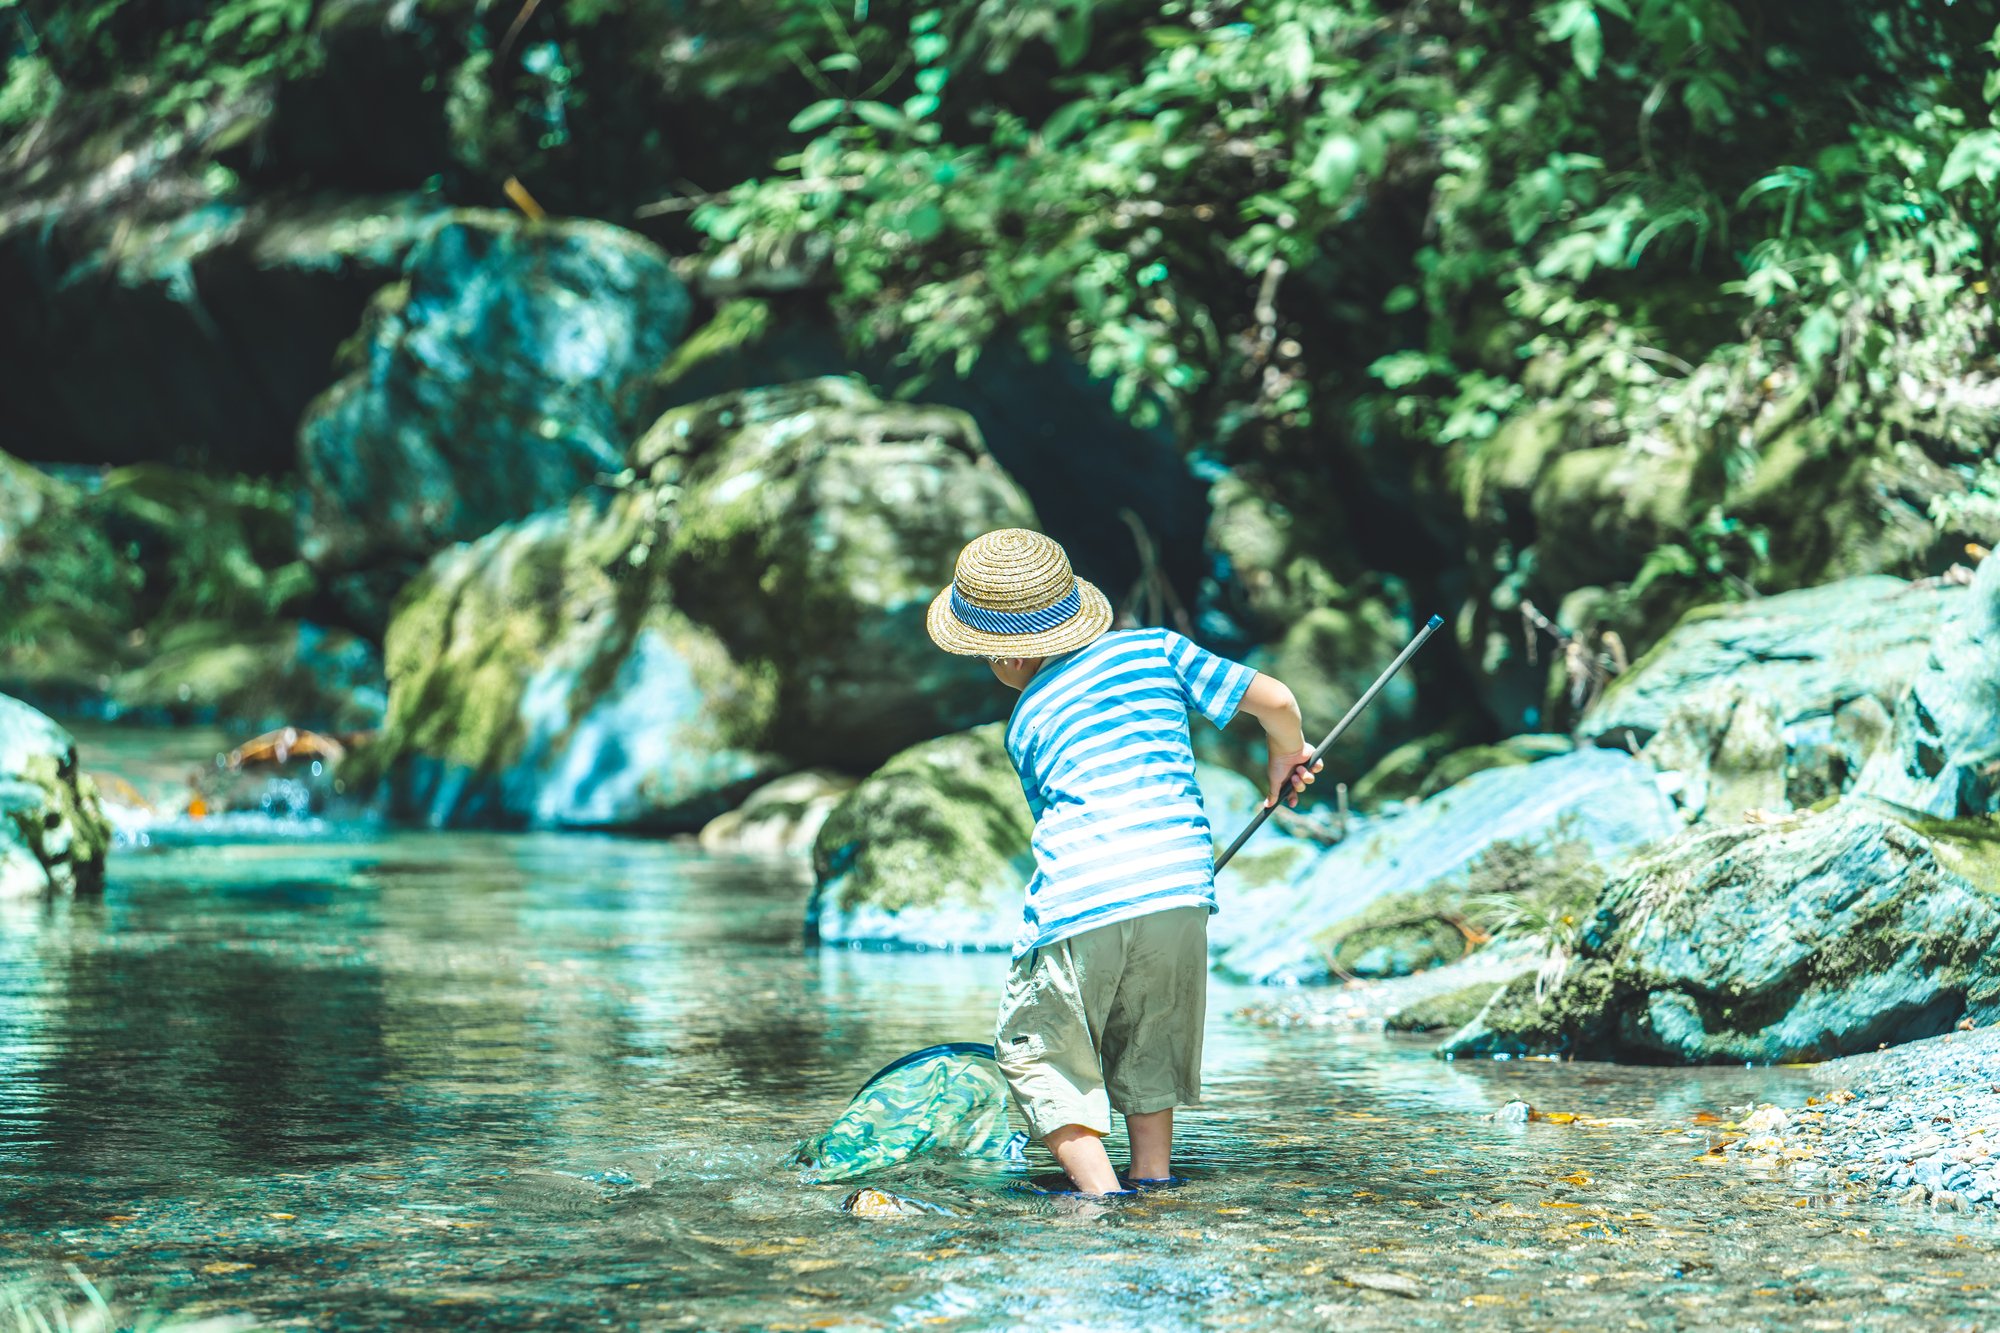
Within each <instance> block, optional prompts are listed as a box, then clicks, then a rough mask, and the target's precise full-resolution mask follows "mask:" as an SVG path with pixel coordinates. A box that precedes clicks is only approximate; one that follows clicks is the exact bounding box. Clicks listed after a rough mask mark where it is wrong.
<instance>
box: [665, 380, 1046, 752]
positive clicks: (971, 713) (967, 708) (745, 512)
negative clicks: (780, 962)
mask: <svg viewBox="0 0 2000 1333" xmlns="http://www.w3.org/2000/svg"><path fill="white" fill-rule="evenodd" d="M633 464H634V467H635V469H636V470H637V472H638V473H639V474H640V475H641V476H642V477H644V478H645V479H646V484H648V485H650V486H652V487H654V488H655V489H656V490H658V491H660V492H661V493H662V494H663V495H669V496H671V497H672V499H671V502H670V509H671V522H670V523H669V524H668V525H667V527H666V530H665V534H664V544H663V546H662V548H661V558H662V559H663V560H664V562H665V566H664V567H665V570H666V572H667V577H668V578H669V579H670V580H671V581H672V583H673V586H674V589H675V601H676V605H678V606H679V607H680V608H681V609H682V610H684V611H685V612H686V613H687V614H688V615H690V616H692V617H694V618H695V619H697V620H699V621H701V622H703V623H704V624H707V625H710V626H712V627H713V628H714V629H715V632H716V633H717V634H719V635H720V636H721V638H722V639H723V641H724V642H726V643H727V644H728V645H729V646H730V649H731V650H732V651H733V652H735V653H736V654H737V655H739V656H740V657H741V658H743V659H744V660H745V661H754V662H757V663H759V664H761V665H762V667H763V668H764V669H765V670H767V671H768V672H769V673H770V677H771V679H772V680H773V681H774V682H775V687H776V709H777V712H776V717H775V726H776V727H777V735H778V737H779V740H778V744H779V746H780V748H781V749H782V750H783V752H784V753H785V754H786V755H788V756H790V757H791V758H793V759H794V760H796V761H798V762H801V763H809V764H829V765H833V766H836V767H841V768H847V769H865V768H867V767H869V766H871V765H873V764H875V763H878V762H880V761H881V760H883V759H885V758H887V757H888V756H889V755H891V754H893V753H895V752H896V751H897V750H899V749H901V748H903V747H904V746H906V745H909V744H912V743H914V742H916V741H918V740H922V739H924V738H926V737H930V736H935V735H939V734H940V733H943V732H948V731H955V730H958V729H961V728H964V727H967V726H971V725H973V724H975V723H979V722H983V721H986V720H988V719H991V718H994V717H997V716H999V715H1000V714H1001V713H1002V712H1004V711H1005V709H1006V706H1007V699H1006V694H1005V691H1004V690H1001V689H999V688H997V687H996V686H995V684H994V681H993V678H992V675H991V673H989V672H988V671H987V670H986V668H985V666H984V665H983V664H982V663H980V662H979V661H978V660H977V659H972V658H963V657H955V656H952V655H950V654H947V653H942V652H939V651H938V650H937V648H936V646H935V645H933V644H932V643H931V641H930V637H929V635H928V634H927V633H926V632H925V630H924V614H925V612H926V610H927V609H928V607H929V605H930V601H931V598H932V597H933V596H935V595H936V593H937V590H938V589H939V588H940V587H941V586H943V585H944V584H945V583H946V582H948V581H949V580H950V578H951V571H952V567H953V564H954V562H955V561H956V560H957V557H958V553H959V550H960V548H962V547H963V546H964V544H965V543H966V542H967V541H969V540H971V539H972V538H973V537H975V536H977V535H978V534H979V533H981V532H985V531H989V530H992V529H995V528H1006V527H1026V526H1033V525H1034V522H1035V518H1034V513H1033V511H1032V510H1031V509H1030V508H1029V507H1028V503H1027V500H1026V498H1025V497H1024V496H1023V495H1022V493H1021V491H1020V488H1018V487H1017V486H1015V485H1014V483H1013V482H1011V481H1009V480H1008V478H1007V476H1006V474H1005V473H1003V472H1002V471H1001V470H1000V469H999V468H998V467H997V466H996V465H995V464H994V463H993V461H992V459H991V458H990V457H989V456H988V455H987V453H986V451H985V449H984V447H983V446H982V445H981V443H980V440H979V435H978V432H977V430H976V429H974V427H973V425H972V422H971V420H970V419H969V418H967V417H966V416H965V415H964V414H963V413H960V412H955V411H951V410H949V409H944V408H935V407H924V406H917V405H910V404H899V403H885V402H883V401H882V400H881V399H879V398H877V397H876V396H875V394H874V393H873V392H872V391H870V390H869V389H868V388H867V387H866V386H864V385H862V384H860V383H858V382H856V381H853V380H843V379H821V380H810V381H806V382H804V383H801V384H793V385H783V386H779V387H775V388H766V389H757V390H752V391H749V392H747V393H741V394H726V395H723V396H722V397H719V398H712V399H707V400H705V401H703V402H701V403H697V404H694V405H693V406H690V407H687V408H682V409H679V410H677V411H674V412H670V413H668V414H667V415H666V416H664V417H662V418H661V419H660V421H659V422H658V423H656V424H655V425H654V427H653V428H652V429H651V430H650V431H648V432H647V434H646V435H645V437H644V438H643V439H642V440H641V441H640V442H639V444H638V445H637V446H636V447H635V449H634V451H633Z"/></svg>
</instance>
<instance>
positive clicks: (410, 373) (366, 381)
mask: <svg viewBox="0 0 2000 1333" xmlns="http://www.w3.org/2000/svg"><path fill="white" fill-rule="evenodd" d="M690 305H691V302H690V299H689V297H688V294H687V290H686V288H685V287H684V286H683V285H682V284H681V282H680V280H679V279H678V278H676V277H675V276H674V274H673V272H672V270H671V269H670V268H669V267H668V264H667V257H666V255H665V254H663V253H662V252H661V251H660V250H659V249H658V248H657V247H655V246H654V245H653V244H652V243H651V242H649V241H647V240H645V239H643V238H642V237H639V236H636V235H633V234H632V233H630V232H627V231H623V230H621V229H619V228H617V227H613V226H610V225H608V224H606V223H601V222H582V221H566V222H545V223H528V222H524V221H522V220H521V219H519V218H516V217H512V216H510V215H505V214H499V213H492V212H464V213H459V214H456V215H454V216H453V217H452V218H451V220H450V221H449V222H447V223H446V224H444V225H442V226H440V227H438V228H437V229H436V230H435V231H433V232H432V233H431V234H430V235H429V236H428V237H427V238H426V239H425V240H424V241H423V242H422V243H421V244H420V245H418V246H417V247H416V248H415V250H414V251H412V253H411V254H410V257H409V260H408V263H407V264H406V265H405V267H404V271H403V276H402V280H401V281H400V282H398V283H397V284H395V285H394V286H392V287H390V288H388V289H385V291H384V292H383V293H382V294H381V295H380V296H379V297H378V298H377V299H376V301H375V302H374V303H373V305H372V306H371V308H370V311H369V314H368V316H367V318H366V320H365V321H364V325H363V330H362V334H361V340H362V343H363V346H362V348H361V350H360V352H359V361H360V364H358V365H356V366H354V367H352V368H351V370H350V372H349V373H348V374H347V375H346V376H345V377H344V378H343V379H341V380H340V382H339V383H337V384H335V385H334V386H333V387H332V388H331V389H329V390H327V392H326V393H325V394H323V395H322V396H321V397H320V398H319V399H317V400H316V401H315V402H314V403H313V404H312V406H311V407H310V408H309V409H308V410H307V412H306V414H305V418H304V420H303V421H302V422H301V423H300V426H299V462H300V467H301V470H302V472H303V479H304V487H303V490H302V492H301V499H300V512H299V532H300V547H301V549H302V550H303V551H304V553H305V555H306V558H307V559H308V560H310V561H311V562H312V564H313V565H314V566H315V567H316V568H317V569H319V570H320V571H321V572H322V574H323V575H325V576H327V577H329V578H332V579H336V580H338V582H337V588H338V589H339V591H340V593H341V596H342V599H343V601H344V603H345V604H346V605H347V606H348V607H349V609H350V612H351V613H352V614H354V615H355V616H356V617H357V619H358V620H359V621H360V622H361V623H363V624H381V623H384V622H385V621H386V615H387V604H388V600H389V598H390V597H391V596H393V593H394V590H395V589H396V588H397V587H398V586H400V584H401V582H402V581H403V580H405V579H406V578H408V577H409V576H410V575H411V574H413V573H414V572H415V570H416V569H417V568H418V567H419V566H420V565H421V563H422V562H423V560H424V559H426V558H427V557H428V556H429V555H430V554H431V553H432V552H434V551H436V550H438V549H439V548H440V547H442V546H445V545H448V544H449V543H451V542H454V541H464V540H468V539H470V538H474V537H477V536H480V535H481V534H483V533H486V532H488V531H490V530H492V529H493V528H495V527H497V526H499V525H500V524H502V523H506V522H509V521H511V520H514V519H519V518H525V517H526V516H528V515H529V514H532V513H534V512H536V511H538V510H541V509H544V508H546V507H549V506H551V505H555V504H559V503H561V502H562V501H563V500H565V499H567V498H568V497H569V496H570V495H572V494H574V493H575V492H576V491H578V490H579V489H581V488H582V487H584V486H586V485H588V484H590V483H591V481H592V480H593V479H594V478H595V477H596V476H598V475H599V474H603V473H614V472H616V471H618V469H619V468H620V466H621V465H622V462H623V457H624V449H625V445H626V443H627V442H628V440H629V439H630V438H631V437H632V435H633V434H634V433H636V429H637V428H638V427H639V426H641V425H643V423H644V421H645V419H646V418H645V409H646V400H645V389H646V385H647V383H648V381H649V377H650V376H651V374H652V373H653V372H654V371H655V370H657V368H658V367H659V365H660V364H661V362H662V361H663V360H664V359H665V357H666V355H667V354H668V352H670V351H671V350H672V348H673V346H674V343H675V341H676V340H677V339H678V338H679V336H680V334H681V331H682V329H683V328H684V327H685V326H686V324H687V319H688V312H689V309H690Z"/></svg>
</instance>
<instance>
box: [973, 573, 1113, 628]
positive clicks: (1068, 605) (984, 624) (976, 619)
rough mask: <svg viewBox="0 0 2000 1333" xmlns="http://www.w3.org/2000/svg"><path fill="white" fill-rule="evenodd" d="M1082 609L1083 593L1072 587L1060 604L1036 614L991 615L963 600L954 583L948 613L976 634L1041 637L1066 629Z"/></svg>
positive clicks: (991, 613)
mask: <svg viewBox="0 0 2000 1333" xmlns="http://www.w3.org/2000/svg"><path fill="white" fill-rule="evenodd" d="M1082 609H1083V589H1082V588H1080V587H1078V586H1077V585H1076V584H1075V583H1071V584H1070V585H1069V592H1068V593H1066V594H1065V595H1064V596H1063V597H1062V598H1061V599H1060V600H1058V601H1056V602H1054V603H1051V604H1050V605H1048V606H1045V607H1043V608H1042V609H1041V610H1039V611H994V610H991V609H989V608H987V607H984V606H975V605H973V604H972V603H971V602H968V601H967V600H966V599H965V594H964V593H962V592H960V591H959V590H958V585H957V584H956V583H954V584H952V585H951V613H952V614H953V615H955V616H957V617H958V618H959V619H960V620H962V621H964V622H965V623H966V624H968V625H970V626H972V628H974V629H977V630H985V631H986V632H987V633H988V634H1040V633H1041V632H1042V631H1043V630H1051V629H1055V628H1056V627H1057V626H1059V625H1067V624H1068V623H1069V622H1070V621H1071V620H1072V619H1073V618H1074V617H1075V616H1076V613H1077V612H1078V611H1081V610H1082Z"/></svg>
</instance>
